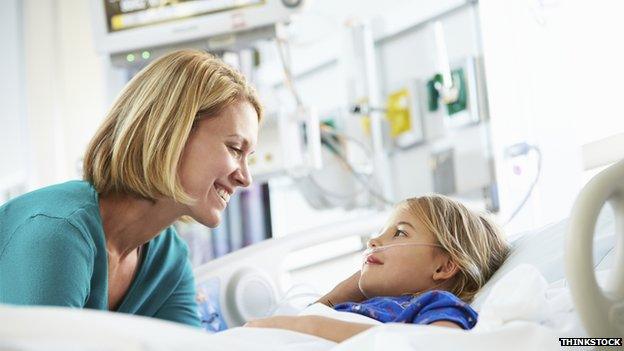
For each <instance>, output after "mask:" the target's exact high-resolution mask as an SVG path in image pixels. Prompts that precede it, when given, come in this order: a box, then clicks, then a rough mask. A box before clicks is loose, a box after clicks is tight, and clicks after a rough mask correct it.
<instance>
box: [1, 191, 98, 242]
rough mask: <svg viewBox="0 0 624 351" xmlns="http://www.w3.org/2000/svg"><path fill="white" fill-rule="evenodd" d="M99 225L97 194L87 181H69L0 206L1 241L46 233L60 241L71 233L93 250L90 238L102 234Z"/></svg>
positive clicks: (27, 194)
mask: <svg viewBox="0 0 624 351" xmlns="http://www.w3.org/2000/svg"><path fill="white" fill-rule="evenodd" d="M98 223H99V209H98V206H97V193H95V190H94V189H93V188H92V187H91V186H90V184H89V183H87V182H83V181H71V182H66V183H62V184H56V185H52V186H48V187H45V188H41V189H38V190H35V191H32V192H29V193H26V194H24V195H21V196H19V197H17V198H15V199H12V200H10V201H8V202H7V203H5V204H4V205H2V206H1V207H0V224H1V225H0V242H4V243H5V244H6V243H8V241H9V240H13V239H14V238H15V237H16V236H17V237H19V238H21V239H24V240H26V239H28V238H27V237H28V236H29V235H32V236H36V237H41V236H42V235H44V234H46V233H47V234H49V235H50V237H51V239H55V238H58V239H59V240H60V238H61V237H62V236H68V235H73V234H72V233H74V234H78V235H77V236H76V237H75V238H74V239H75V240H78V242H82V243H84V244H86V245H88V246H90V247H91V248H92V249H93V248H94V238H93V236H94V235H96V236H97V235H101V233H100V232H101V225H98ZM89 234H90V235H89ZM70 237H72V238H73V236H70Z"/></svg>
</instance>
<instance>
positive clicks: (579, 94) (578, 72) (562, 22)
mask: <svg viewBox="0 0 624 351" xmlns="http://www.w3.org/2000/svg"><path fill="white" fill-rule="evenodd" d="M480 9H481V11H480V12H481V23H482V35H483V46H484V54H485V68H486V74H487V78H488V91H489V100H490V112H491V116H492V133H493V137H494V140H493V142H494V147H495V157H496V161H497V162H496V163H497V174H498V178H499V180H500V193H501V206H502V208H503V209H507V210H509V209H511V208H513V207H514V204H515V203H517V202H518V200H519V198H520V197H521V195H522V192H523V191H524V189H525V188H526V185H527V184H526V182H524V183H521V182H518V180H517V179H516V178H514V177H513V176H510V172H509V166H510V164H509V162H507V161H505V160H504V158H503V152H504V149H505V148H506V147H507V146H508V145H511V144H513V143H515V142H519V141H528V142H531V143H535V144H537V145H539V146H540V148H541V150H542V153H543V156H544V162H543V164H544V167H543V175H542V178H541V180H540V182H539V183H538V185H537V188H536V192H535V194H534V195H533V196H532V198H531V200H530V202H529V204H528V206H527V209H526V210H525V211H523V212H522V213H521V214H520V215H519V216H518V220H517V221H514V222H512V224H511V225H510V227H509V228H508V229H509V230H514V229H523V228H528V227H537V226H541V225H544V224H546V223H549V222H552V221H555V220H558V219H560V218H563V217H566V216H567V215H568V214H569V211H570V208H571V205H572V203H573V201H574V198H575V196H576V195H577V193H578V191H579V190H580V187H581V185H582V183H583V180H584V177H583V169H582V159H581V146H582V145H584V144H586V143H588V142H591V141H595V140H598V139H602V138H605V137H607V136H609V135H613V134H617V133H619V132H622V131H624V118H622V116H621V115H622V113H621V112H620V108H619V106H618V101H621V94H622V88H621V82H622V81H623V78H624V73H623V72H622V70H621V68H620V66H621V65H622V62H624V60H623V58H624V49H623V48H622V45H619V44H618V43H620V42H621V38H620V36H621V33H623V32H624V23H623V22H622V21H621V20H620V19H619V16H620V14H621V13H622V10H623V4H622V2H620V1H615V0H613V1H609V0H601V1H581V0H568V1H563V0H561V1H557V0H551V1H539V0H508V1H498V0H482V1H480ZM622 157H624V150H622ZM525 162H526V163H527V165H528V164H530V160H527V161H525ZM529 172H530V170H529ZM519 183H521V184H519Z"/></svg>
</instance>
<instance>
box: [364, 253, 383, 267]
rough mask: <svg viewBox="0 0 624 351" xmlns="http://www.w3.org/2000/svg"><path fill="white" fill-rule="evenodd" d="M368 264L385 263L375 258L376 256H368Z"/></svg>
mask: <svg viewBox="0 0 624 351" xmlns="http://www.w3.org/2000/svg"><path fill="white" fill-rule="evenodd" d="M366 264H379V265H381V264H383V262H382V261H381V260H380V259H378V258H377V257H375V255H372V254H371V255H368V256H366Z"/></svg>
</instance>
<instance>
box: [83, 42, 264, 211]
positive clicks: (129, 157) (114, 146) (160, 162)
mask: <svg viewBox="0 0 624 351" xmlns="http://www.w3.org/2000/svg"><path fill="white" fill-rule="evenodd" d="M238 102H248V103H250V104H251V105H252V106H253V108H254V109H255V111H256V113H257V114H258V120H260V119H261V118H262V113H263V111H262V106H261V105H260V102H259V99H258V96H257V95H256V92H255V90H254V89H253V88H252V87H251V86H250V85H249V84H248V83H247V82H246V80H245V78H244V77H243V75H241V74H240V73H238V72H237V71H235V70H234V69H233V68H231V67H229V66H228V65H226V64H225V63H224V62H223V61H221V60H219V59H218V58H216V57H214V56H212V55H210V54H208V53H205V52H202V51H195V50H180V51H175V52H172V53H169V54H167V55H164V56H162V57H160V58H159V59H157V60H155V61H154V62H152V63H151V64H150V65H148V66H147V67H145V68H144V69H143V70H141V71H140V72H139V73H138V74H137V75H136V76H135V77H134V78H133V79H132V80H131V81H130V82H129V83H128V84H127V85H126V87H125V88H124V89H123V91H122V92H121V94H120V95H119V96H118V97H117V100H116V101H115V103H114V104H113V106H112V108H111V109H110V111H109V112H108V114H107V116H106V119H105V120H104V122H103V123H102V125H101V126H100V128H99V130H98V131H97V132H96V134H95V136H94V137H93V139H92V140H91V142H90V144H89V147H88V148H87V152H86V154H85V157H84V165H83V172H84V173H83V177H84V179H85V180H87V181H88V182H90V183H91V184H93V186H94V187H95V189H96V191H97V192H98V193H100V194H102V193H121V194H129V195H134V196H139V197H142V198H146V199H150V200H154V199H156V198H158V197H167V198H171V199H174V200H175V201H178V202H181V203H186V204H188V203H191V202H192V201H193V199H192V198H191V197H190V195H188V194H187V193H186V192H185V191H184V189H183V188H182V186H181V184H180V181H179V179H178V175H177V173H178V165H179V162H180V159H181V155H182V152H183V150H184V146H185V144H186V141H187V139H188V136H189V133H190V132H191V128H192V126H193V123H194V122H195V121H196V120H197V119H198V118H203V117H211V116H216V115H218V114H219V113H220V112H221V111H222V110H223V109H224V108H226V107H227V106H229V105H231V104H234V103H238ZM207 157H209V156H208V155H207Z"/></svg>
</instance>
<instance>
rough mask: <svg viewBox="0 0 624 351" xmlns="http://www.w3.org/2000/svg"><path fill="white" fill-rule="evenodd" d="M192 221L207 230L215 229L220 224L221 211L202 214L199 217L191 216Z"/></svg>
mask: <svg viewBox="0 0 624 351" xmlns="http://www.w3.org/2000/svg"><path fill="white" fill-rule="evenodd" d="M192 217H193V219H194V220H195V221H196V222H198V223H200V224H203V225H205V226H206V227H208V228H216V227H218V226H219V224H220V223H221V211H214V210H213V211H210V212H208V213H202V214H199V215H193V216H192Z"/></svg>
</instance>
